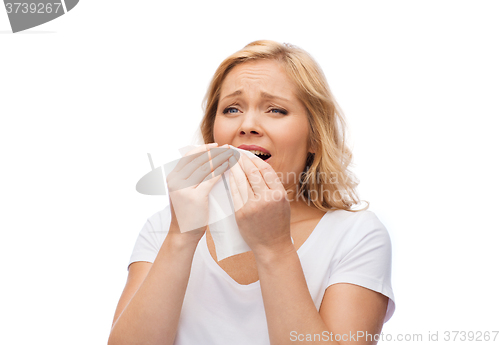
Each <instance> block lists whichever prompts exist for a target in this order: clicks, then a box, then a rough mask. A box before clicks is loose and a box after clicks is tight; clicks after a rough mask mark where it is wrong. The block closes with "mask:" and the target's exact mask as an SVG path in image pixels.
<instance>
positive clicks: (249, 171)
mask: <svg viewBox="0 0 500 345" xmlns="http://www.w3.org/2000/svg"><path fill="white" fill-rule="evenodd" d="M241 156H242V157H241V163H242V164H241V165H242V168H243V171H244V172H245V174H246V176H247V179H248V182H249V184H250V187H251V188H252V190H253V192H254V193H255V194H262V193H264V192H265V191H266V190H267V189H269V188H268V187H267V185H266V183H265V182H264V179H263V177H262V175H261V173H260V170H259V168H258V167H257V166H256V165H255V164H254V163H253V162H252V161H251V160H250V158H248V157H247V156H246V155H245V154H242V155H241ZM257 159H260V158H257Z"/></svg>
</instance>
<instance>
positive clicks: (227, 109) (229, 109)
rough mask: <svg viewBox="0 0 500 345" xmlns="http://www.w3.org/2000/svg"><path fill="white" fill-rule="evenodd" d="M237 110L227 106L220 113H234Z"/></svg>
mask: <svg viewBox="0 0 500 345" xmlns="http://www.w3.org/2000/svg"><path fill="white" fill-rule="evenodd" d="M237 112H238V109H236V108H233V107H227V108H226V109H224V111H223V112H222V113H223V114H236V113H237Z"/></svg>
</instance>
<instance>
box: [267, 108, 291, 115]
mask: <svg viewBox="0 0 500 345" xmlns="http://www.w3.org/2000/svg"><path fill="white" fill-rule="evenodd" d="M271 113H274V114H283V115H286V114H288V112H287V111H286V110H283V109H279V108H272V109H271Z"/></svg>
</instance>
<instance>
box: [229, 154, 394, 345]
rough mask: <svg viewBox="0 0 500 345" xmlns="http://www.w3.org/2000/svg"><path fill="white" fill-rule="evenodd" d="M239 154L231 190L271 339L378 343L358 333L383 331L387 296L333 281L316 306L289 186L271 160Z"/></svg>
mask: <svg viewBox="0 0 500 345" xmlns="http://www.w3.org/2000/svg"><path fill="white" fill-rule="evenodd" d="M241 157H242V161H241V163H240V164H241V167H240V165H239V164H234V165H233V167H232V168H231V175H230V176H231V177H230V182H231V192H232V195H233V200H234V203H235V209H236V210H237V213H236V221H237V223H238V227H239V228H240V232H241V234H242V236H243V237H244V239H245V241H246V242H247V244H248V245H249V246H250V248H251V249H252V251H253V253H254V255H255V260H256V262H257V269H258V273H259V279H260V286H261V290H262V297H263V301H264V308H265V311H266V318H267V323H268V329H269V337H270V342H271V344H272V345H279V344H292V343H296V342H297V341H306V342H307V343H309V344H315V343H318V344H319V343H321V344H349V343H353V344H354V343H355V344H359V345H365V344H375V343H376V341H374V339H373V338H372V339H370V338H369V337H368V338H358V337H357V336H358V335H361V332H363V334H369V335H371V336H375V335H376V334H378V332H380V330H381V328H382V324H383V320H384V316H385V312H386V308H387V303H388V300H387V297H385V296H383V295H381V294H379V293H377V292H374V291H371V290H368V289H364V288H362V287H360V286H356V285H352V284H334V285H332V286H330V287H329V288H328V289H327V290H326V292H325V296H324V299H323V302H322V307H321V309H320V312H318V311H317V310H316V306H315V305H314V302H313V300H312V297H311V295H310V293H309V289H308V287H307V283H306V280H305V277H304V272H303V271H302V266H301V264H300V260H299V257H298V255H297V252H296V250H295V247H294V246H293V243H292V241H291V238H290V205H289V202H288V200H287V198H286V191H285V189H284V188H283V185H282V184H281V183H280V181H279V178H278V177H277V175H276V173H275V172H274V170H273V169H272V167H271V166H270V165H269V164H267V163H265V162H264V161H262V160H261V159H259V158H256V159H253V160H250V159H248V158H247V157H245V156H244V155H242V156H241ZM358 332H359V333H358ZM353 334H354V335H356V337H355V338H353ZM335 335H337V338H336V337H335ZM376 338H377V337H375V339H376Z"/></svg>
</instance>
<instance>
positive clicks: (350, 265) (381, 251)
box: [328, 211, 395, 322]
mask: <svg viewBox="0 0 500 345" xmlns="http://www.w3.org/2000/svg"><path fill="white" fill-rule="evenodd" d="M347 242H348V245H347V246H346V247H347V248H346V253H345V254H343V257H342V258H341V260H340V261H339V262H338V263H336V264H335V265H332V268H331V273H330V278H329V280H328V286H330V285H332V284H336V283H351V284H355V285H359V286H362V287H365V288H367V289H370V290H373V291H376V292H379V293H381V294H383V295H385V296H387V297H388V298H389V303H388V305H387V312H386V315H385V319H384V322H387V321H388V320H389V319H390V318H391V316H392V315H393V314H394V310H395V301H394V293H393V291H392V286H391V266H392V265H391V260H392V246H391V239H390V237H389V233H388V232H387V229H386V228H385V226H384V225H383V224H382V223H381V222H380V220H379V219H378V218H377V216H375V214H374V213H372V212H369V211H366V212H365V214H364V215H363V217H362V219H360V221H359V222H358V223H357V224H356V225H355V226H354V227H353V228H352V229H350V234H349V240H348V241H347ZM344 248H345V247H344Z"/></svg>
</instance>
